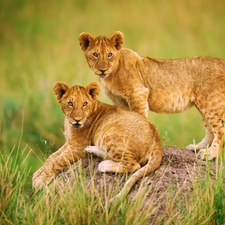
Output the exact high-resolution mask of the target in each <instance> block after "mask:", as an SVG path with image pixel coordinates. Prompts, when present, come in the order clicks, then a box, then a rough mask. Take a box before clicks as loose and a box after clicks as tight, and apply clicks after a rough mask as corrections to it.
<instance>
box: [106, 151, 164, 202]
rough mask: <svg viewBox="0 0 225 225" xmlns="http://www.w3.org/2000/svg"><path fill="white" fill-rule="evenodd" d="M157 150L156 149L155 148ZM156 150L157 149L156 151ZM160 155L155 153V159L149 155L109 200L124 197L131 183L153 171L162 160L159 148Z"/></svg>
mask: <svg viewBox="0 0 225 225" xmlns="http://www.w3.org/2000/svg"><path fill="white" fill-rule="evenodd" d="M156 151H157V150H156ZM157 152H158V151H157ZM159 153H160V155H157V158H156V160H152V157H151V156H150V157H149V161H148V163H147V164H146V165H145V166H143V167H142V168H140V169H139V170H137V171H136V172H135V173H134V174H133V175H132V176H131V177H130V178H129V179H128V180H127V182H126V183H125V185H124V187H123V189H122V190H121V191H120V193H119V194H117V195H116V196H115V197H114V198H112V199H111V200H110V202H112V201H114V199H117V200H118V199H122V198H123V197H125V196H126V195H127V194H128V193H129V191H130V190H131V188H132V187H133V185H134V184H135V183H136V182H137V181H138V180H139V179H140V178H142V177H144V176H146V175H147V174H149V173H151V172H153V171H154V170H156V169H157V168H158V167H159V166H160V164H161V161H162V151H161V149H160V151H159Z"/></svg>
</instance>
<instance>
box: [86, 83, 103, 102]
mask: <svg viewBox="0 0 225 225" xmlns="http://www.w3.org/2000/svg"><path fill="white" fill-rule="evenodd" d="M85 91H86V92H87V93H88V94H89V95H90V96H91V97H92V98H93V99H94V100H97V98H98V95H99V93H100V92H101V86H100V84H99V83H97V82H91V83H89V84H87V85H86V86H85Z"/></svg>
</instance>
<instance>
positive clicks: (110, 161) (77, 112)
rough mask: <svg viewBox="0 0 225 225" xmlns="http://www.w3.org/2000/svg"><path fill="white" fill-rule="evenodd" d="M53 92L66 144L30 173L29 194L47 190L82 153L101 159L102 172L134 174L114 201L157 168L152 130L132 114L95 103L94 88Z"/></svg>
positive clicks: (157, 143) (97, 88)
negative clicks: (63, 120)
mask: <svg viewBox="0 0 225 225" xmlns="http://www.w3.org/2000/svg"><path fill="white" fill-rule="evenodd" d="M54 92H55V95H56V98H57V99H58V101H59V103H60V104H61V110H62V112H63V113H64V114H65V123H64V127H65V137H66V143H65V144H64V145H63V146H62V147H61V148H60V149H59V150H58V151H57V152H55V153H53V154H52V155H51V156H50V157H49V158H48V159H47V160H46V162H45V163H44V165H43V166H42V167H41V168H40V169H39V170H38V171H36V172H35V173H34V175H33V188H40V187H42V186H43V185H44V184H48V183H49V182H51V180H52V179H53V178H55V176H56V175H57V174H58V173H60V172H61V171H62V170H63V169H64V168H65V167H66V166H67V165H68V164H70V163H73V162H74V161H76V160H78V159H80V158H84V157H85V156H86V153H94V154H95V155H97V156H99V157H102V158H103V159H104V160H103V161H102V162H101V163H100V164H99V166H98V169H99V170H100V171H101V172H115V173H126V172H131V173H133V172H135V171H136V172H135V173H134V174H133V175H132V176H131V177H130V179H129V180H128V181H127V183H126V184H125V186H124V188H123V189H122V191H121V192H120V194H119V195H117V197H119V196H120V195H125V194H127V193H128V192H129V190H130V189H131V187H132V186H133V185H134V184H135V182H136V181H137V180H138V179H139V178H141V177H143V176H144V175H146V174H148V173H150V172H152V171H154V170H155V169H156V168H158V167H159V166H160V163H161V160H162V148H161V144H160V139H159V134H158V131H157V130H156V127H155V126H154V125H152V124H151V123H150V122H149V121H148V120H147V119H146V118H145V117H143V116H142V115H140V114H138V113H136V112H130V111H125V110H122V109H119V108H117V107H116V106H111V105H107V104H104V103H102V102H99V101H98V100H97V96H98V94H99V93H100V85H99V84H98V83H96V82H92V83H90V84H88V85H87V86H86V87H81V86H78V85H75V86H73V87H69V86H68V85H67V84H66V83H65V82H57V83H56V84H55V85H54ZM141 166H143V167H142V168H141Z"/></svg>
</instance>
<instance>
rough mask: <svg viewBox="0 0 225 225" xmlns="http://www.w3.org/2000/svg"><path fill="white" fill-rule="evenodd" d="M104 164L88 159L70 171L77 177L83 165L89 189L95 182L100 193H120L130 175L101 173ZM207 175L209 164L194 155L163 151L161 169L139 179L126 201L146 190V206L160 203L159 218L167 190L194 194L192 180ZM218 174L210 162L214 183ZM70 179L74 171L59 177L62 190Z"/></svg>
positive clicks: (99, 160)
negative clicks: (149, 203) (103, 190)
mask: <svg viewBox="0 0 225 225" xmlns="http://www.w3.org/2000/svg"><path fill="white" fill-rule="evenodd" d="M102 160H103V159H101V158H98V157H96V156H91V155H89V156H88V157H86V158H84V159H81V160H79V161H78V162H75V163H73V164H72V165H71V168H72V171H74V172H75V174H77V171H78V168H79V165H81V167H82V168H83V170H84V172H85V174H86V186H87V188H88V187H89V188H91V187H93V186H92V185H93V182H94V186H95V189H97V190H102V189H104V188H106V189H108V188H109V187H110V188H111V189H112V193H113V191H114V190H113V189H114V188H115V190H117V191H119V190H118V187H119V188H120V190H121V189H122V187H123V186H124V184H125V182H126V180H127V178H128V177H129V175H127V174H115V173H102V172H100V171H98V164H99V163H100V162H101V161H102ZM206 171H207V166H206V162H205V161H202V160H199V159H198V158H197V157H196V155H195V153H194V152H192V151H190V150H187V149H179V148H177V147H164V148H163V158H162V163H161V166H160V167H159V168H158V169H157V170H155V171H154V172H152V173H150V174H148V175H146V176H145V177H144V178H142V179H140V180H139V181H138V182H137V183H136V184H135V185H134V186H133V188H132V189H131V191H130V193H129V194H128V196H127V198H129V199H132V198H134V197H135V195H136V194H137V192H138V191H139V192H140V190H141V189H142V188H145V190H147V192H148V193H147V197H146V199H145V202H146V204H147V202H149V199H151V202H155V201H158V203H159V204H158V207H157V211H156V212H155V213H154V215H153V217H155V218H156V217H160V216H162V215H163V214H164V212H165V210H166V203H165V202H166V201H165V199H167V198H168V194H169V193H168V188H170V187H171V186H172V187H173V188H172V192H173V193H172V194H173V195H176V193H177V192H180V191H182V194H183V193H184V192H191V191H192V189H193V187H192V182H193V180H194V179H195V178H198V179H204V177H205V174H206ZM215 171H216V166H215V162H211V163H210V174H211V177H212V179H214V175H215ZM71 176H72V175H71V169H65V170H64V171H62V172H61V173H60V174H59V175H58V176H57V177H60V186H61V187H63V188H66V187H67V185H73V182H72V179H71ZM93 176H94V179H93ZM70 181H71V182H70ZM116 188H117V189H116ZM116 194H117V193H116ZM170 194H171V193H170ZM103 201H104V200H103Z"/></svg>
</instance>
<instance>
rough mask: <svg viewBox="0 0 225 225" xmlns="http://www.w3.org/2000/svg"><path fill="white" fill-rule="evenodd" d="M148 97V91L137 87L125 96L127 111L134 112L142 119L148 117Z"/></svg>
mask: <svg viewBox="0 0 225 225" xmlns="http://www.w3.org/2000/svg"><path fill="white" fill-rule="evenodd" d="M148 96H149V90H148V88H145V87H144V86H143V87H139V88H135V89H134V90H132V92H131V93H130V95H129V96H127V102H128V105H129V109H130V110H131V111H135V112H138V113H140V114H141V115H143V116H144V117H146V118H147V117H148V110H149V106H148Z"/></svg>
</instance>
